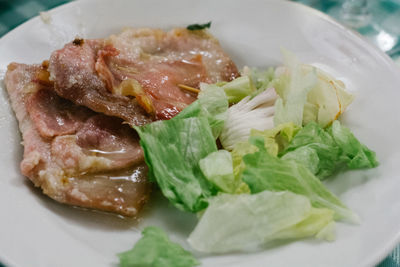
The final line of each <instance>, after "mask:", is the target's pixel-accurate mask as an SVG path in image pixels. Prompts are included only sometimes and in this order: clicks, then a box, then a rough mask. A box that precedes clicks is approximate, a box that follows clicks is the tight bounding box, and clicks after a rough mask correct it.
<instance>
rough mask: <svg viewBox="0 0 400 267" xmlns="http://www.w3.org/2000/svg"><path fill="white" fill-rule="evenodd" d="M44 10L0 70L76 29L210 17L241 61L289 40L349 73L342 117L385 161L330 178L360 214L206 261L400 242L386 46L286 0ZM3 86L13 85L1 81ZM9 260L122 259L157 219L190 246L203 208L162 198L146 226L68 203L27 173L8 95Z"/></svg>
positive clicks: (367, 248) (337, 251)
mask: <svg viewBox="0 0 400 267" xmlns="http://www.w3.org/2000/svg"><path fill="white" fill-rule="evenodd" d="M50 14H51V17H52V22H51V24H50V25H48V24H44V23H43V21H42V20H41V19H40V18H34V19H32V20H30V21H29V22H27V23H25V24H23V25H22V26H20V27H18V28H17V29H15V30H14V31H12V32H10V33H9V34H7V35H6V36H4V37H3V38H2V39H1V40H0V51H1V53H0V69H1V71H2V72H3V71H5V69H6V66H7V64H8V63H10V62H11V61H17V62H24V63H39V62H41V61H42V60H43V59H46V58H48V57H49V55H50V52H51V51H52V50H54V49H56V48H61V47H62V45H63V44H64V43H66V42H69V41H71V40H72V39H73V38H74V37H75V36H76V35H78V36H80V37H85V38H96V37H105V36H107V35H109V34H111V33H116V32H118V31H119V30H120V29H121V28H122V27H124V26H135V27H161V28H164V29H169V28H172V27H176V26H185V25H187V24H191V23H195V22H199V23H201V22H207V21H210V20H211V21H212V28H211V32H212V33H213V34H215V36H216V37H217V38H218V39H219V40H220V41H221V44H222V46H223V47H224V48H225V49H226V51H227V52H228V53H229V54H230V55H232V57H233V59H234V60H235V62H236V63H237V64H238V65H239V66H240V67H241V66H243V65H245V64H247V65H250V66H264V67H265V66H270V65H275V64H278V63H280V62H281V57H280V53H279V48H280V47H281V46H284V47H286V48H287V49H289V50H292V51H294V52H295V53H296V54H297V55H299V57H300V58H301V60H303V61H305V62H308V63H313V64H317V65H318V66H320V67H322V68H324V69H326V70H329V71H331V72H332V73H333V74H334V75H336V76H337V77H338V78H340V79H342V80H344V81H345V82H346V84H347V85H348V87H349V90H350V91H352V92H354V93H355V94H356V100H355V101H354V103H353V104H352V105H351V107H350V108H349V110H348V112H347V113H346V115H345V116H344V117H343V121H344V123H345V124H346V125H348V126H349V127H350V128H351V129H352V130H353V131H354V133H355V134H356V136H358V137H359V139H360V140H361V141H363V142H364V143H366V144H367V145H368V146H369V147H370V148H372V149H373V150H375V151H376V152H377V155H378V158H379V161H380V162H381V165H380V166H379V167H378V168H376V169H372V170H368V171H365V170H363V171H349V172H346V173H344V174H342V175H340V176H338V177H335V178H334V179H332V180H330V181H329V182H328V183H327V184H328V187H329V188H330V189H331V190H332V191H333V192H334V193H336V194H338V195H339V197H340V198H341V199H342V200H343V202H344V203H346V204H347V205H348V206H349V207H350V208H351V209H353V210H354V211H355V212H357V213H358V214H359V215H360V217H361V218H362V223H361V225H359V226H354V225H348V224H343V223H339V224H338V227H337V240H336V241H335V242H333V243H324V242H318V241H312V240H307V241H298V242H293V243H290V244H287V245H284V246H279V247H273V248H270V249H268V250H265V251H263V252H258V253H253V254H230V255H225V256H215V257H211V256H201V257H200V259H201V262H202V263H203V266H266V265H268V266H371V265H373V264H376V263H378V262H379V261H380V260H381V259H382V258H383V257H384V256H386V255H387V254H388V253H389V252H390V250H391V249H392V248H393V247H394V245H395V244H396V242H398V241H400V231H399V230H400V194H399V190H400V186H399V184H400V183H399V173H400V165H399V162H400V142H399V132H400V120H399V114H400V109H399V105H398V101H399V99H400V90H399V87H400V72H399V71H398V70H397V69H396V67H395V65H394V64H393V62H392V61H391V60H390V59H389V58H388V57H387V56H386V55H384V54H383V53H381V52H380V51H378V50H377V49H375V48H374V47H372V46H371V45H370V44H368V43H366V42H365V41H364V40H362V39H361V38H360V37H359V36H357V35H356V34H354V33H353V32H351V31H350V30H348V29H346V28H344V27H342V26H340V25H338V24H337V23H335V22H334V21H332V20H331V19H329V18H328V17H326V16H325V15H323V14H321V13H319V12H317V11H315V10H312V9H310V8H307V7H304V6H302V5H299V4H294V3H291V2H285V1H257V0H251V1H229V0H222V1H213V0H206V1H204V0H203V1H197V0H193V1H186V0H173V1H161V0H160V1H156V0H150V1H140V0H134V1H131V0H124V1H108V0H100V1H99V0H91V1H79V2H73V3H70V4H67V5H65V6H62V7H59V8H56V9H54V10H52V11H50ZM2 87H4V84H2ZM0 101H1V105H0V140H3V141H2V145H1V146H2V149H1V151H0V210H1V212H2V215H1V217H0V260H1V261H3V262H5V263H6V264H9V265H12V266H109V265H117V264H118V259H117V257H116V256H115V254H116V253H117V252H121V251H124V250H127V249H130V248H131V247H132V246H133V244H134V243H135V241H136V240H138V238H139V237H140V234H139V233H140V229H143V227H144V226H147V225H158V226H161V227H162V228H164V229H165V230H166V231H167V232H168V233H169V234H170V235H171V237H172V239H173V240H175V241H177V242H180V243H181V244H183V245H184V246H186V247H187V244H186V243H185V237H187V235H188V234H189V233H190V231H191V230H192V229H193V227H194V225H195V223H196V218H195V216H193V215H191V214H187V213H183V212H179V211H177V210H176V209H174V208H172V207H171V206H169V205H168V203H166V202H165V201H164V202H163V201H161V200H162V198H160V197H158V198H156V199H158V200H153V201H152V203H150V205H149V206H148V207H147V208H146V211H145V212H144V213H143V216H142V219H141V220H139V222H135V221H129V220H121V219H119V218H117V217H115V216H109V215H104V214H99V213H95V212H89V211H82V210H78V209H74V208H71V207H68V206H64V205H61V204H58V203H56V202H54V201H52V200H50V199H49V198H47V197H46V196H43V195H42V194H41V193H40V191H39V190H37V189H35V188H33V187H32V186H31V184H30V182H28V181H27V179H25V178H24V177H22V176H21V174H20V171H19V162H20V160H21V157H22V151H23V150H22V147H21V145H20V144H19V142H20V135H19V133H18V129H17V123H16V120H15V118H14V115H13V113H12V111H11V109H10V106H9V104H8V101H7V95H6V92H5V89H4V88H3V89H2V90H1V95H0Z"/></svg>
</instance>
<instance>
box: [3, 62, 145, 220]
mask: <svg viewBox="0 0 400 267" xmlns="http://www.w3.org/2000/svg"><path fill="white" fill-rule="evenodd" d="M42 70H43V69H42V68H41V66H39V65H24V64H17V63H12V64H10V65H9V66H8V70H7V73H6V77H5V83H6V87H7V91H8V94H9V96H10V100H11V104H12V108H13V110H14V111H15V114H16V116H17V119H18V122H19V127H20V130H21V132H22V137H23V144H24V157H23V160H22V162H21V172H22V174H23V175H25V176H27V177H28V178H29V179H30V180H31V181H32V182H33V183H34V184H35V186H38V187H41V188H42V190H43V192H44V193H45V194H47V195H48V196H50V197H51V198H53V199H55V200H57V201H59V202H62V203H67V204H71V205H77V206H81V207H87V208H94V209H99V210H104V211H110V212H115V213H119V214H122V215H126V216H134V215H136V214H137V212H138V211H139V210H140V208H141V207H142V206H143V204H144V203H145V201H146V200H147V199H148V197H149V193H150V185H149V183H148V182H147V167H146V165H145V164H144V158H143V151H142V149H141V147H140V145H139V138H138V136H137V134H136V132H135V131H134V130H132V129H131V128H130V127H129V126H127V125H126V124H123V123H122V122H123V121H122V120H121V119H118V118H113V117H108V116H106V115H102V114H98V113H95V112H93V111H91V110H89V109H88V108H85V107H80V106H77V105H76V104H73V103H71V102H70V101H68V100H65V99H62V98H60V97H59V96H58V95H56V94H55V92H54V88H52V87H51V86H45V85H43V84H40V83H38V82H35V79H36V77H37V75H38V73H40V72H41V71H42Z"/></svg>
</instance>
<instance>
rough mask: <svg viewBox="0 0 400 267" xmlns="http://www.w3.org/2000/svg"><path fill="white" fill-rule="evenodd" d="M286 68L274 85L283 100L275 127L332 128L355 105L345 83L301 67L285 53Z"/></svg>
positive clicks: (303, 66)
mask: <svg viewBox="0 0 400 267" xmlns="http://www.w3.org/2000/svg"><path fill="white" fill-rule="evenodd" d="M282 54H283V56H284V62H285V66H284V67H279V68H277V69H276V73H275V79H274V80H273V81H272V82H271V84H272V86H274V87H275V89H276V92H277V93H278V95H279V96H280V97H279V98H278V100H277V101H276V104H275V107H276V112H275V119H274V122H275V125H279V124H281V123H285V122H293V123H295V124H296V125H299V126H301V125H306V124H307V123H309V122H311V121H315V122H317V123H318V124H320V125H321V126H322V127H326V126H329V125H330V124H331V123H332V122H333V121H334V120H336V119H337V118H338V117H339V115H340V114H342V113H343V112H344V110H345V109H346V108H347V106H348V105H349V104H350V103H351V102H352V101H353V96H352V95H351V94H349V93H348V92H346V91H345V86H344V84H343V82H341V81H339V80H336V79H334V78H333V77H332V76H330V75H329V74H328V73H326V72H324V71H322V70H321V69H319V68H316V67H313V66H310V65H305V64H301V63H300V62H299V61H298V59H297V57H296V56H295V55H294V54H293V53H291V52H289V51H287V50H284V49H282Z"/></svg>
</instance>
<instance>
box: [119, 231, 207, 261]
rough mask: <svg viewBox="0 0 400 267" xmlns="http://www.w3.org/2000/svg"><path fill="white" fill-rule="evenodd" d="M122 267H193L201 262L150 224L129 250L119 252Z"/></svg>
mask: <svg viewBox="0 0 400 267" xmlns="http://www.w3.org/2000/svg"><path fill="white" fill-rule="evenodd" d="M118 257H119V260H120V266H121V267H191V266H196V265H199V264H200V263H199V262H198V261H197V260H196V259H195V258H194V257H193V256H192V254H190V252H189V251H186V250H184V249H183V248H182V247H181V246H180V245H179V244H176V243H173V242H171V241H170V240H169V238H168V236H167V235H166V234H165V233H164V231H162V230H161V229H160V228H157V227H154V226H149V227H146V228H145V229H144V230H143V231H142V238H141V239H139V241H138V242H137V243H136V244H135V246H134V247H133V248H132V249H131V250H128V251H125V252H122V253H119V254H118Z"/></svg>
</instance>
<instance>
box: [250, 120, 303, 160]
mask: <svg viewBox="0 0 400 267" xmlns="http://www.w3.org/2000/svg"><path fill="white" fill-rule="evenodd" d="M299 130H300V127H299V126H297V125H295V124H294V123H292V122H288V123H284V124H280V125H278V126H276V127H275V128H273V129H270V130H264V131H259V130H256V129H252V130H251V132H250V136H261V137H263V138H264V146H265V148H266V149H267V151H268V152H269V153H270V154H271V155H274V156H277V155H278V153H279V152H280V151H282V150H284V149H285V148H286V147H287V146H288V145H289V143H290V142H291V141H292V139H293V138H294V136H295V135H296V134H297V132H298V131H299Z"/></svg>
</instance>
